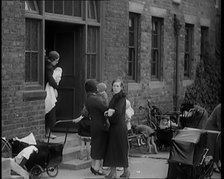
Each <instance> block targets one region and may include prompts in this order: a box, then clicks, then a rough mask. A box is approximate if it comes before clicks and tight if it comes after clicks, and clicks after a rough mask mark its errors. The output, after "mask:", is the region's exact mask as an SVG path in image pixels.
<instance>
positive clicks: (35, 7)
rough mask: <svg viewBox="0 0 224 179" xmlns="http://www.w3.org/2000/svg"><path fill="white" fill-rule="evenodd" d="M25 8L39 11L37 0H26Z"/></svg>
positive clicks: (30, 10)
mask: <svg viewBox="0 0 224 179" xmlns="http://www.w3.org/2000/svg"><path fill="white" fill-rule="evenodd" d="M25 10H26V11H29V12H34V13H39V9H38V5H37V2H36V1H35V0H29V1H25Z"/></svg>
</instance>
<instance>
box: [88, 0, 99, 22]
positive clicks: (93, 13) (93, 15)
mask: <svg viewBox="0 0 224 179" xmlns="http://www.w3.org/2000/svg"><path fill="white" fill-rule="evenodd" d="M88 18H89V19H97V8H96V1H94V0H92V1H88Z"/></svg>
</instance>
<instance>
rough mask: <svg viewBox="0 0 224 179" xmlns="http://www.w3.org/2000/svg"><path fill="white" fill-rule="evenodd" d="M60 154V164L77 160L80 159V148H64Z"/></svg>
mask: <svg viewBox="0 0 224 179" xmlns="http://www.w3.org/2000/svg"><path fill="white" fill-rule="evenodd" d="M62 154H63V159H62V162H66V161H69V160H74V159H78V158H79V157H80V146H76V147H69V148H64V149H63V153H62Z"/></svg>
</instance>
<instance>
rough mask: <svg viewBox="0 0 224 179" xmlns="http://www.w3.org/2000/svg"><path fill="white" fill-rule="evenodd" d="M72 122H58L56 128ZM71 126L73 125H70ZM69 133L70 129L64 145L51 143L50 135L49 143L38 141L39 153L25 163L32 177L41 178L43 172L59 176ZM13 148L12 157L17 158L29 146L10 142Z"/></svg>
mask: <svg viewBox="0 0 224 179" xmlns="http://www.w3.org/2000/svg"><path fill="white" fill-rule="evenodd" d="M70 122H72V120H63V121H57V122H56V123H55V126H56V125H58V124H59V123H70ZM68 126H71V125H68ZM67 133H68V127H67V130H66V134H65V139H64V143H63V144H61V143H50V142H49V141H50V134H51V131H50V133H49V136H48V139H47V142H44V141H37V145H35V147H36V148H37V149H38V153H36V152H33V153H32V154H31V155H30V158H29V159H28V160H27V161H26V163H25V169H26V170H27V171H28V172H29V174H30V176H31V177H41V175H42V173H43V172H46V173H47V174H48V175H49V176H50V177H55V176H57V174H58V166H59V164H60V163H61V161H62V152H63V147H64V145H65V143H66V139H67ZM9 143H10V144H11V148H12V157H15V156H16V155H17V154H18V153H19V152H20V151H22V150H23V149H24V148H26V147H28V146H29V144H27V143H24V142H21V141H17V140H12V139H11V140H9Z"/></svg>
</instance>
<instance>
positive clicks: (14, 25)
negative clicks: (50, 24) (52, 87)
mask: <svg viewBox="0 0 224 179" xmlns="http://www.w3.org/2000/svg"><path fill="white" fill-rule="evenodd" d="M130 2H136V3H139V4H140V5H141V6H142V7H143V9H142V14H141V27H140V49H139V52H140V54H139V62H140V82H139V83H135V82H130V81H127V79H126V73H127V59H128V35H129V34H128V19H129V17H128V15H129V1H128V0H108V1H105V3H104V5H105V7H104V18H103V22H102V28H101V29H102V41H101V42H102V81H105V82H106V83H107V85H108V88H109V89H111V82H112V80H113V79H115V78H117V77H120V78H123V79H124V82H125V91H126V92H127V93H128V98H129V99H130V100H131V102H132V105H133V107H134V110H135V114H136V115H135V117H134V119H135V120H139V118H140V117H141V116H143V114H142V112H141V111H139V110H138V107H139V106H140V105H143V106H145V105H146V99H147V98H149V97H150V98H151V100H152V101H153V103H154V104H156V105H158V106H159V107H161V108H162V110H163V111H164V112H165V111H167V110H172V108H173V95H174V84H175V83H174V77H175V71H174V70H175V39H174V30H173V15H174V13H175V14H177V18H178V19H179V20H180V23H181V25H182V28H181V30H180V36H179V61H180V63H179V79H180V82H179V87H180V88H179V90H180V91H179V95H180V99H182V98H183V96H184V92H185V89H186V87H187V86H188V85H189V84H191V83H192V82H193V80H187V81H186V80H184V78H183V62H184V37H185V30H184V28H183V27H184V25H185V20H186V19H188V20H190V21H194V25H195V31H194V38H195V39H194V60H193V70H192V75H193V78H192V79H194V75H195V68H196V64H197V63H198V62H199V60H200V59H199V57H200V56H199V55H200V25H201V21H202V20H203V19H205V20H203V22H209V29H210V42H211V45H212V47H214V45H215V37H214V34H215V29H214V28H215V19H214V17H215V8H214V1H213V0H198V1H195V0H181V3H180V4H179V5H177V4H174V3H172V0H130ZM23 3H24V2H23V1H20V0H16V1H2V7H4V8H2V136H6V137H9V138H10V137H14V136H17V137H23V136H25V135H28V134H29V133H30V132H31V131H32V132H33V133H34V135H35V137H36V138H41V137H43V134H44V100H43V99H41V100H40V99H38V98H36V99H35V100H30V101H26V100H25V101H24V92H25V87H26V86H25V84H24V81H25V80H24V61H25V56H24V55H25V53H24V52H25V17H24V4H23ZM158 9H160V11H158ZM156 15H160V16H161V15H162V16H163V18H164V48H163V80H162V81H159V82H158V81H156V82H155V81H152V80H151V77H150V59H151V52H150V51H151V17H152V16H156ZM212 52H213V50H212ZM109 91H110V90H108V92H109ZM109 96H111V93H110V92H109Z"/></svg>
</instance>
